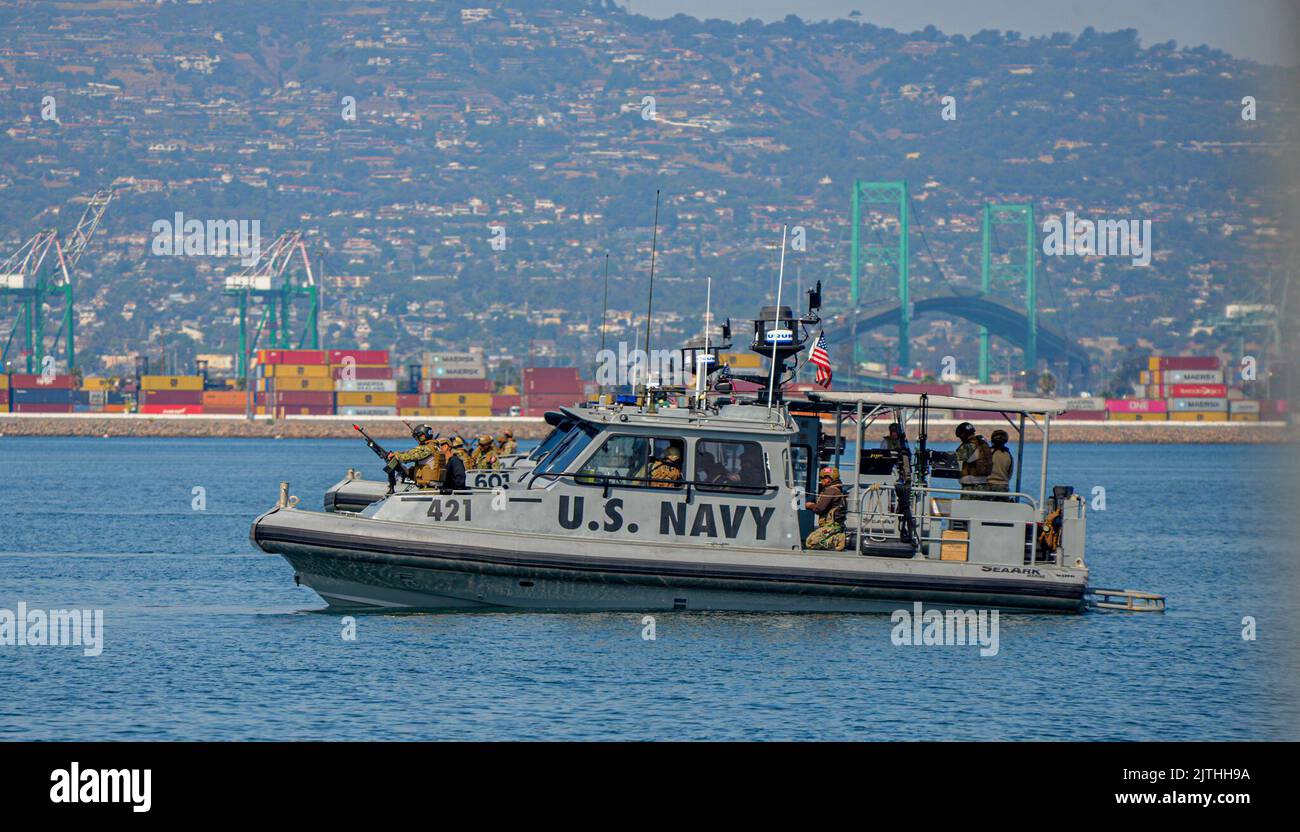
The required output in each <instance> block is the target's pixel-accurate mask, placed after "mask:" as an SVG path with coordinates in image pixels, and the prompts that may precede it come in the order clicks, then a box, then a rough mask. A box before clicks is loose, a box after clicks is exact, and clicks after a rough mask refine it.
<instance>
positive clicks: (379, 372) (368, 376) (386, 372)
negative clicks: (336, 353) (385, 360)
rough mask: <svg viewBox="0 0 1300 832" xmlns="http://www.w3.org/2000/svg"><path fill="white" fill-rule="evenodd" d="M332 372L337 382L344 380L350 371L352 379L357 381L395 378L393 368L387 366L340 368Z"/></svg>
mask: <svg viewBox="0 0 1300 832" xmlns="http://www.w3.org/2000/svg"><path fill="white" fill-rule="evenodd" d="M331 370H332V371H333V375H334V380H335V381H338V380H339V379H341V378H343V375H344V373H347V372H349V371H351V374H352V378H353V379H355V380H357V381H377V380H386V379H390V378H392V377H393V368H392V367H389V366H388V365H387V364H385V365H384V366H382V367H365V366H361V365H358V366H355V367H345V366H338V367H332V368H331Z"/></svg>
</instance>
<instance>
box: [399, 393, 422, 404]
mask: <svg viewBox="0 0 1300 832" xmlns="http://www.w3.org/2000/svg"><path fill="white" fill-rule="evenodd" d="M423 398H424V396H421V395H420V394H419V393H398V394H397V406H398V407H424V405H423V404H422V403H421V400H422V399H423Z"/></svg>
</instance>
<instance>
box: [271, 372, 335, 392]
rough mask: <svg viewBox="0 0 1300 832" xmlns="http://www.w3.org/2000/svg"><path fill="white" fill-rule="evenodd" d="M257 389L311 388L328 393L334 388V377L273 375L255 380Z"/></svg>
mask: <svg viewBox="0 0 1300 832" xmlns="http://www.w3.org/2000/svg"><path fill="white" fill-rule="evenodd" d="M257 389H258V390H279V391H281V392H283V391H285V390H313V391H316V392H320V393H328V392H331V391H333V389H334V379H332V378H328V377H326V378H311V377H308V376H283V377H282V376H275V377H273V378H269V379H266V378H263V379H258V381H257Z"/></svg>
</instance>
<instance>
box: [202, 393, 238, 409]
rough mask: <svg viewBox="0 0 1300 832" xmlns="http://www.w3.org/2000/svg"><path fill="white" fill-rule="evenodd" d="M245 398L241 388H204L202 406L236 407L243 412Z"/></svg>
mask: <svg viewBox="0 0 1300 832" xmlns="http://www.w3.org/2000/svg"><path fill="white" fill-rule="evenodd" d="M247 398H248V394H247V393H245V392H244V391H243V390H204V391H203V407H204V408H208V407H237V408H239V410H240V412H243V409H244V402H245V400H246V399H247Z"/></svg>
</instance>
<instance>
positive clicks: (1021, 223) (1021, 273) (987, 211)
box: [979, 202, 1038, 383]
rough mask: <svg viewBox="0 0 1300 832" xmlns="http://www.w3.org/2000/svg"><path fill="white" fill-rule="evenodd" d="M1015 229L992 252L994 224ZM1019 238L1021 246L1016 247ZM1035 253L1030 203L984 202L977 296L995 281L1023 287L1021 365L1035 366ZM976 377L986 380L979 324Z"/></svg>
mask: <svg viewBox="0 0 1300 832" xmlns="http://www.w3.org/2000/svg"><path fill="white" fill-rule="evenodd" d="M999 225H1003V226H1011V227H1013V228H1015V229H1017V234H1016V239H1017V242H1016V243H1015V244H1014V245H1012V246H1011V247H1010V249H1009V251H1008V252H1007V253H1006V254H1002V253H995V252H994V247H995V245H994V244H995V242H996V238H997V226H999ZM1020 242H1023V243H1024V249H1023V250H1021V249H1020ZM1037 253H1038V235H1037V233H1036V229H1035V227H1034V206H1033V205H1032V204H1031V203H1023V204H1021V203H1014V204H1011V203H994V202H986V203H984V222H983V246H982V256H981V258H980V297H981V298H987V297H988V296H989V295H990V294H992V293H993V292H994V291H995V284H1001V285H1005V286H1008V287H1015V286H1017V285H1021V284H1023V285H1024V287H1025V320H1026V322H1027V323H1026V331H1025V369H1026V370H1027V371H1028V372H1029V373H1031V374H1032V373H1033V372H1034V371H1035V370H1036V369H1037V368H1038V276H1037V273H1036V271H1035V269H1034V264H1035V262H1036V260H1037ZM979 370H980V381H982V382H985V383H987V382H988V380H989V330H988V327H986V326H981V327H980V368H979Z"/></svg>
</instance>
